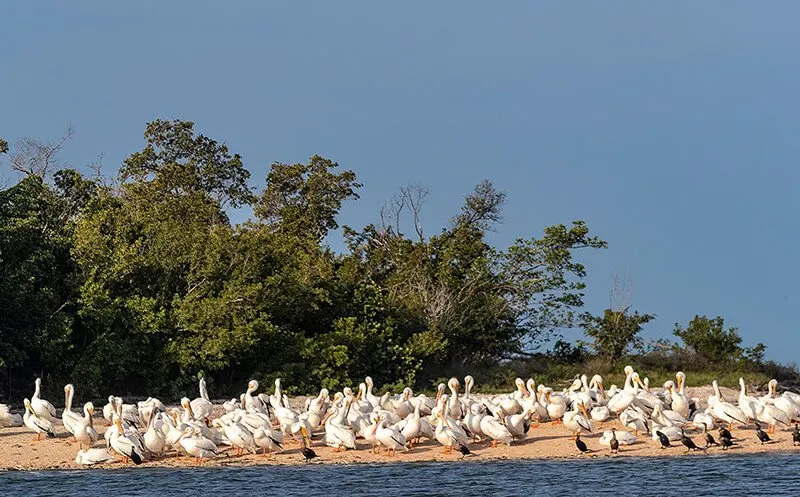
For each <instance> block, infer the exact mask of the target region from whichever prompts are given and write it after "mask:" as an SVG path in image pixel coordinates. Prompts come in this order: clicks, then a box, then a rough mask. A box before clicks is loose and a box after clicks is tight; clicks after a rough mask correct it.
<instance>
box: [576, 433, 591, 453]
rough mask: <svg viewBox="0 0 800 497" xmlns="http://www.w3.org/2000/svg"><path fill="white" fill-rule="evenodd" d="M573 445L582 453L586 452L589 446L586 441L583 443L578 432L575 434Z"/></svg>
mask: <svg viewBox="0 0 800 497" xmlns="http://www.w3.org/2000/svg"><path fill="white" fill-rule="evenodd" d="M575 447H577V448H578V450H579V451H581V452H582V453H584V454H585V453H587V452H590V451H589V448H588V447H587V446H586V443H584V441H583V440H581V434H580V433H578V435H576V436H575Z"/></svg>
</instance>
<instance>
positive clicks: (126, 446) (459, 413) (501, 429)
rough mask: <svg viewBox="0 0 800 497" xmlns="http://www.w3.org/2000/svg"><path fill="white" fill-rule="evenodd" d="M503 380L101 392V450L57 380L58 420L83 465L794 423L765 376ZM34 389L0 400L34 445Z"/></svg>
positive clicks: (799, 411)
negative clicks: (185, 393)
mask: <svg viewBox="0 0 800 497" xmlns="http://www.w3.org/2000/svg"><path fill="white" fill-rule="evenodd" d="M515 383H516V389H515V390H514V391H513V392H511V393H508V394H500V395H475V394H474V393H473V392H472V387H473V385H474V380H473V378H472V377H471V376H466V377H465V378H464V392H463V394H462V393H461V392H460V383H459V381H458V380H457V379H456V378H452V379H450V381H449V382H448V383H447V385H445V384H440V385H439V386H438V391H437V394H436V396H435V397H428V396H425V395H416V396H414V395H413V392H412V391H411V389H409V388H406V389H405V390H404V391H403V392H402V393H401V394H399V395H394V396H392V395H390V394H389V393H385V394H383V396H380V397H378V396H376V395H375V394H374V393H373V382H372V379H371V378H370V377H367V378H366V379H365V381H364V383H361V384H360V385H359V387H358V391H357V392H354V391H353V390H352V389H350V388H344V389H343V390H342V391H340V392H336V393H335V394H334V395H333V397H332V398H331V396H330V392H329V391H328V390H327V389H325V388H323V389H321V390H320V392H319V395H317V396H316V397H309V398H308V399H306V401H305V405H304V407H303V408H302V409H295V408H293V407H292V406H291V405H290V402H289V399H288V397H287V396H286V395H284V394H283V393H282V392H281V384H280V380H279V379H278V380H276V381H275V390H274V392H273V393H272V394H266V393H258V394H257V393H256V391H257V390H258V388H259V384H258V382H257V381H255V380H252V381H250V382H249V384H248V386H247V391H246V392H244V393H243V394H241V396H240V398H239V399H231V400H230V401H228V402H224V403H223V404H222V405H221V406H219V405H218V406H215V405H214V404H213V403H212V402H211V400H210V399H209V396H208V392H207V390H206V385H205V381H204V380H203V379H201V380H200V396H199V397H197V398H195V399H194V400H190V399H189V398H187V397H184V398H183V399H181V402H180V407H179V408H177V407H176V408H171V409H168V408H167V407H166V406H165V405H164V404H163V403H162V402H161V401H160V400H158V399H155V398H148V399H146V400H144V401H141V402H138V403H137V404H125V403H123V401H122V399H121V398H119V397H115V396H110V397H109V398H108V403H107V404H106V405H105V406H104V407H103V412H102V415H103V418H104V419H105V421H106V422H107V423H106V424H107V426H108V428H107V429H106V430H105V432H104V433H103V435H102V437H103V438H105V446H104V447H95V445H98V443H100V444H102V442H100V441H99V439H100V438H101V435H100V434H99V433H98V431H97V429H96V428H95V426H96V425H95V421H94V415H95V408H94V406H93V405H92V403H91V402H87V403H86V404H84V406H83V410H82V413H79V412H75V411H73V410H72V399H73V396H74V394H75V389H74V387H73V386H72V385H71V384H70V385H66V386H65V387H64V395H65V407H64V409H63V411H62V413H61V422H62V424H63V427H64V429H65V430H66V431H68V432H69V433H70V434H71V435H72V437H73V441H74V442H75V443H77V444H79V450H78V454H77V457H76V459H75V461H76V463H78V464H85V465H91V464H100V463H108V462H113V461H115V460H118V458H120V459H122V461H124V462H127V461H128V460H130V461H132V462H133V463H135V464H141V463H142V462H143V461H146V460H150V459H158V458H163V457H167V456H168V455H172V454H174V456H176V457H181V456H182V455H183V454H186V455H187V456H191V457H194V458H195V460H196V461H197V463H198V464H201V463H202V461H203V460H204V459H209V458H214V457H217V456H218V455H220V454H222V453H223V452H225V451H231V450H232V451H234V452H235V453H236V454H238V455H242V454H243V453H244V452H250V453H253V454H255V453H257V452H259V451H261V452H262V454H263V455H264V456H267V454H268V453H269V454H270V456H271V455H272V453H273V452H275V451H282V450H283V448H284V446H285V445H286V444H289V443H297V444H299V445H300V446H301V453H302V455H303V456H304V458H305V460H306V461H308V460H310V459H311V458H313V457H316V454H315V453H314V451H313V449H310V448H309V446H310V445H311V436H312V434H314V436H315V437H320V438H322V440H324V443H325V445H327V446H330V447H333V448H334V449H335V450H336V451H343V450H348V449H356V448H357V443H356V440H357V439H363V440H364V441H365V442H366V444H368V445H371V447H372V451H373V452H380V451H381V450H382V449H385V450H386V453H387V454H388V455H390V456H392V455H396V453H397V451H398V450H402V451H407V450H409V449H412V448H413V445H414V444H417V443H419V442H420V440H421V439H430V440H436V441H437V442H438V443H439V444H441V445H442V446H443V448H444V451H445V453H448V454H449V453H452V452H453V451H454V450H456V451H458V452H460V453H461V454H462V457H463V456H465V455H469V454H470V450H469V448H468V445H470V444H473V443H477V442H482V441H491V446H492V447H494V446H496V445H497V444H508V445H511V444H514V443H516V442H520V441H522V440H524V439H526V438H527V437H528V432H529V430H530V429H531V428H532V427H534V428H535V427H536V426H538V423H540V422H545V421H549V422H552V423H553V424H563V426H564V427H566V428H567V429H568V430H569V431H570V432H571V433H572V435H573V440H575V441H576V445H577V446H578V448H579V449H580V450H581V451H586V446H585V443H584V442H582V441H580V435H581V433H592V432H595V427H594V423H601V422H604V421H607V420H611V419H613V418H616V420H618V422H619V423H620V425H621V429H619V430H617V429H616V428H614V429H611V430H608V431H605V432H604V433H603V435H602V437H601V438H600V439H599V444H601V445H604V446H608V447H611V448H612V449H614V450H616V449H618V447H619V445H629V444H633V443H634V442H636V440H637V436H639V435H640V434H642V433H645V434H648V435H650V436H652V438H653V439H654V440H656V441H657V442H659V443H660V444H661V445H662V447H665V446H668V445H669V442H668V441H669V440H676V441H677V440H681V441H683V442H684V445H686V446H687V447H690V445H688V444H689V443H690V442H686V441H685V440H687V439H688V438H687V437H686V435H685V431H686V430H701V431H702V432H703V433H704V434H705V436H706V439H707V440H709V439H710V440H711V441H713V437H711V436H710V434H708V432H709V431H710V430H712V429H714V428H715V427H717V426H720V430H721V439H724V438H725V437H728V441H730V438H729V437H730V436H731V435H730V434H729V432H726V431H725V430H724V428H722V426H724V425H728V429H731V428H732V425H733V424H734V423H737V425H748V424H751V423H755V425H756V427H757V433H758V435H759V439H761V440H762V442H763V441H764V439H763V438H762V434H763V435H764V436H766V437H767V439H768V436H767V435H766V434H765V432H763V431H762V430H761V427H760V426H761V425H760V424H759V423H763V424H765V425H767V426H768V430H769V431H770V432H773V433H774V431H775V430H776V429H786V428H789V427H790V426H791V424H792V423H793V422H794V420H796V419H798V418H800V395H798V394H796V393H792V392H783V393H782V394H781V395H778V394H777V391H776V390H777V381H776V380H772V381H771V382H770V383H769V392H768V393H767V394H766V395H764V396H763V397H752V396H749V395H747V391H746V387H745V382H744V380H743V379H740V380H739V383H740V388H741V390H740V394H739V398H738V402H736V403H732V402H728V401H726V399H724V398H723V396H722V394H721V393H720V390H719V387H718V386H717V382H716V381H714V382H713V388H714V391H713V394H712V395H710V396H709V397H708V399H707V402H706V407H705V408H704V409H701V406H700V399H698V398H690V397H689V396H687V394H686V392H685V387H686V375H685V374H684V373H682V372H678V373H677V374H676V381H674V382H673V381H671V380H670V381H667V382H666V383H664V385H663V389H661V390H659V391H658V392H656V391H654V390H653V391H651V389H650V388H649V382H648V380H647V378H645V379H644V380H642V379H641V378H640V376H639V374H638V373H636V372H635V371H634V370H633V368H632V367H630V366H627V367H625V383H624V385H623V386H622V388H618V387H617V386H612V387H611V388H609V389H608V390H606V389H605V388H604V386H603V380H602V378H601V377H600V376H598V375H595V376H594V377H593V378H592V379H591V380H590V381H589V380H588V378H587V376H586V375H583V376H582V377H581V378H579V379H576V380H575V381H574V382H573V383H572V385H571V386H570V387H569V388H567V389H565V390H563V391H560V392H556V391H554V390H553V389H552V388H549V387H546V386H544V385H541V384H540V385H537V384H536V383H535V382H534V380H533V379H529V380H528V381H527V382H525V381H523V380H522V379H520V378H517V380H516V382H515ZM448 388H449V393H447V390H448ZM40 389H41V380H40V379H38V378H37V379H36V382H35V391H34V392H33V395H32V397H31V398H30V399H25V400H24V404H25V412H24V414H23V415H22V416H20V415H19V414H12V413H10V412H9V409H8V407H7V406H5V405H2V404H0V426H21V425H23V424H24V426H26V427H27V428H28V429H29V430H30V431H32V432H33V433H35V434H36V439H37V440H41V437H42V435H47V436H50V437H54V436H56V434H55V427H54V426H55V422H56V419H57V418H56V409H55V407H54V406H53V404H51V403H50V402H48V401H47V400H44V399H42V398H41V395H40ZM794 439H795V441H796V443H797V442H798V439H800V433H798V428H797V425H795V430H794ZM689 440H690V439H689ZM723 442H724V440H723ZM665 443H666V445H665ZM692 445H693V444H692ZM707 445H708V444H706V446H707ZM723 445H725V444H724V443H723Z"/></svg>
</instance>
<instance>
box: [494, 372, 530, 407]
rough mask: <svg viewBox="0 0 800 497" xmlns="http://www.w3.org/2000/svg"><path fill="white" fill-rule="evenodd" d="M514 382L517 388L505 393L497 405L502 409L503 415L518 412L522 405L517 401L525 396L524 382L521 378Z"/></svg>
mask: <svg viewBox="0 0 800 497" xmlns="http://www.w3.org/2000/svg"><path fill="white" fill-rule="evenodd" d="M514 384H515V385H516V386H517V389H516V390H515V391H514V392H513V393H511V394H510V395H507V396H505V397H504V398H502V399H501V400H500V404H499V406H500V409H502V410H503V415H505V416H508V415H509V414H517V413H519V412H520V411H521V410H522V406H521V405H520V404H519V401H520V400H522V399H524V398H525V397H527V395H526V393H527V392H526V390H525V382H524V381H522V378H517V379H516V380H514Z"/></svg>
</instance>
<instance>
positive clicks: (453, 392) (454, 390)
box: [447, 378, 463, 420]
mask: <svg viewBox="0 0 800 497" xmlns="http://www.w3.org/2000/svg"><path fill="white" fill-rule="evenodd" d="M447 386H448V387H450V408H449V414H450V417H451V418H452V419H455V420H459V419H461V418H462V417H463V414H462V412H461V402H459V401H458V387H459V383H458V378H450V381H448V382H447Z"/></svg>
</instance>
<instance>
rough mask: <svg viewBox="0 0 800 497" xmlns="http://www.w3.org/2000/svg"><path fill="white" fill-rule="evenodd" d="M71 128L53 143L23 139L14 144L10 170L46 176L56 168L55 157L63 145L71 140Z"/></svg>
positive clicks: (29, 174)
mask: <svg viewBox="0 0 800 497" xmlns="http://www.w3.org/2000/svg"><path fill="white" fill-rule="evenodd" d="M72 134H73V131H72V126H70V127H68V128H67V130H66V131H65V132H64V134H63V135H62V136H61V138H60V139H58V140H56V141H54V142H49V143H47V142H41V141H38V140H34V139H33V138H29V137H25V138H22V139H20V140H19V141H17V143H16V144H15V147H14V148H15V152H14V154H13V155H12V156H11V168H12V169H14V170H15V171H19V172H21V173H23V174H26V175H28V176H39V177H40V178H43V179H44V178H47V176H48V175H49V174H50V173H51V172H52V170H53V169H54V168H55V167H56V156H57V155H58V152H59V151H60V150H61V148H62V147H63V146H64V144H65V143H66V142H67V141H68V140H70V139H71V138H72Z"/></svg>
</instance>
